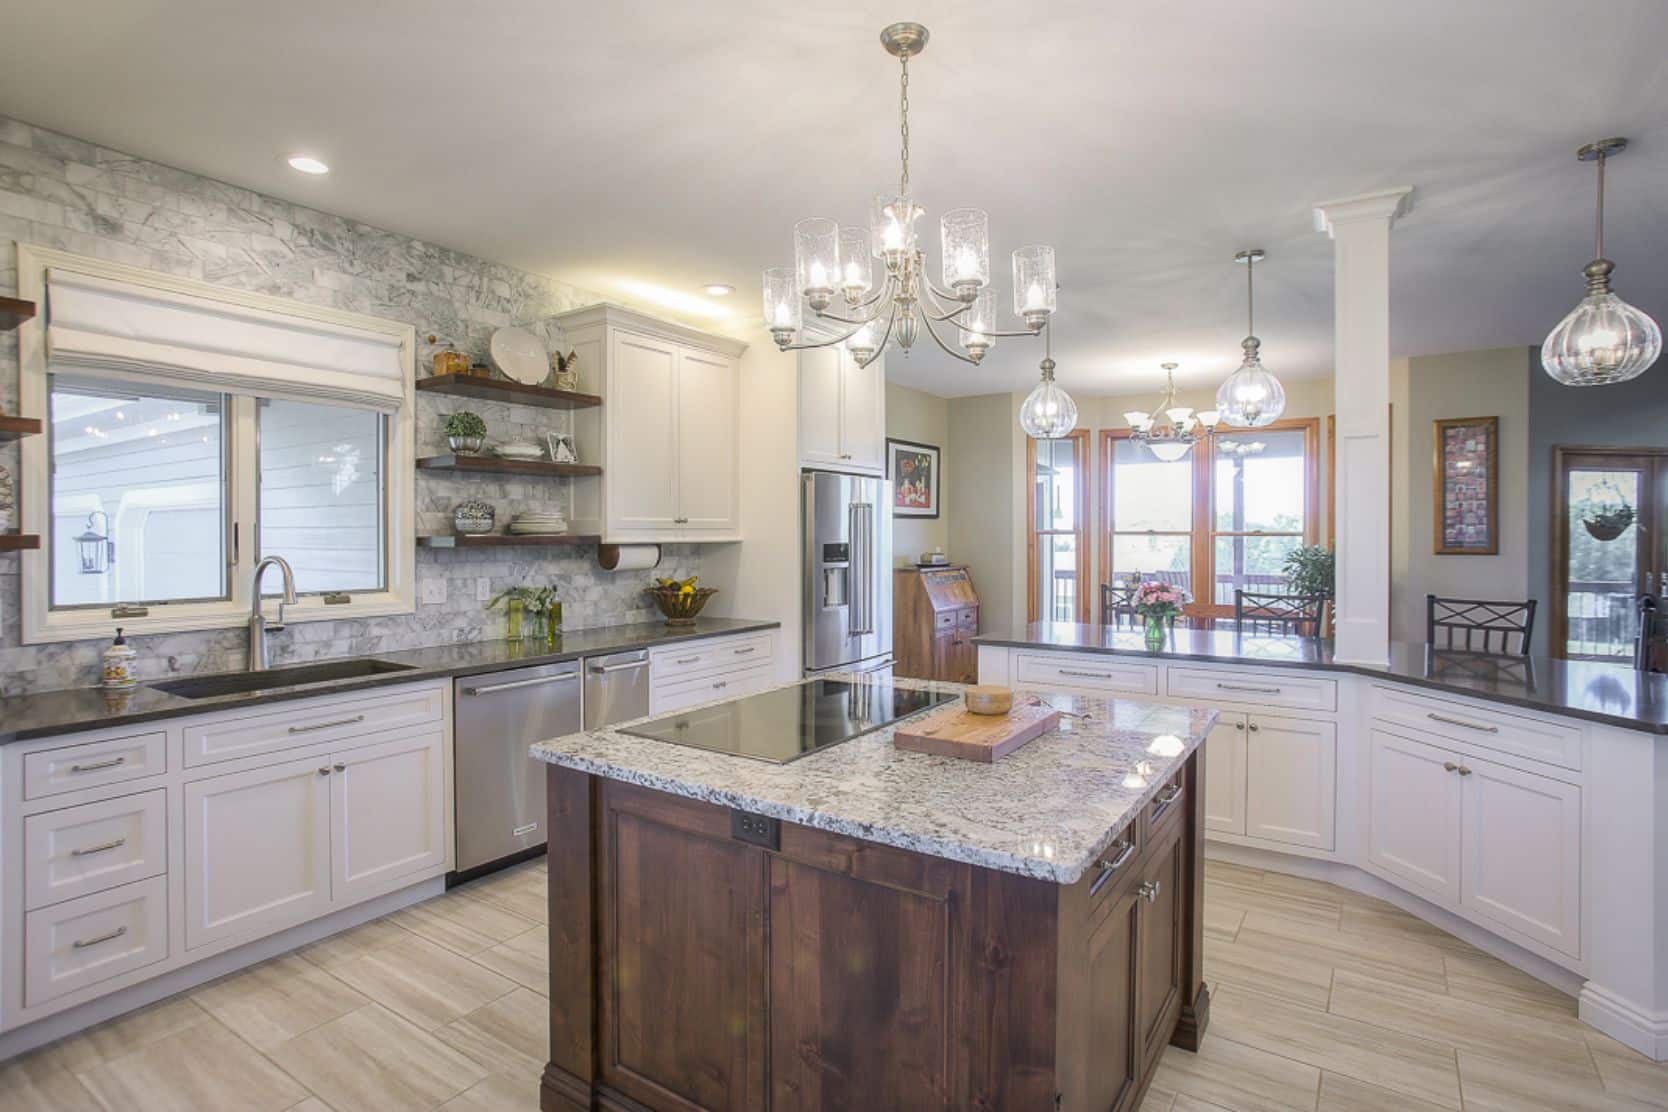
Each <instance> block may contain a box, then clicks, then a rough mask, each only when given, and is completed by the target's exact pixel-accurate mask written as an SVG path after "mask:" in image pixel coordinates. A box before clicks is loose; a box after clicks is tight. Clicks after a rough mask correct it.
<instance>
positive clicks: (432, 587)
mask: <svg viewBox="0 0 1668 1112" xmlns="http://www.w3.org/2000/svg"><path fill="white" fill-rule="evenodd" d="M418 594H419V596H420V597H421V599H422V601H423V604H424V605H426V606H444V605H445V603H446V580H445V579H443V578H441V577H439V576H435V577H433V578H430V579H425V580H423V581H422V582H421V583H420V584H419V585H418Z"/></svg>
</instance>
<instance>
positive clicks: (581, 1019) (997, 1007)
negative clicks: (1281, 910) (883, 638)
mask: <svg viewBox="0 0 1668 1112" xmlns="http://www.w3.org/2000/svg"><path fill="white" fill-rule="evenodd" d="M846 680H847V681H848V682H846V683H844V684H836V685H834V686H832V687H828V688H825V689H819V691H818V694H817V695H816V696H815V697H816V698H817V699H818V700H823V699H828V700H834V701H836V702H837V701H839V700H841V699H844V700H847V701H849V702H852V703H865V702H868V701H871V700H877V699H889V698H891V697H892V694H891V690H890V689H889V688H888V687H887V686H886V685H885V684H883V683H876V682H875V681H874V680H873V679H872V678H870V679H863V678H859V677H846ZM812 682H815V681H806V683H807V684H809V683H812ZM893 683H894V686H895V687H896V688H897V689H899V690H902V691H924V692H935V693H940V694H944V693H952V692H954V691H955V690H956V689H955V688H953V687H950V686H947V685H940V684H931V683H924V682H916V681H905V680H898V681H893ZM803 688H805V685H787V688H785V689H779V690H788V689H803ZM1039 694H1040V695H1041V696H1042V697H1043V698H1045V699H1047V700H1048V701H1050V702H1052V703H1054V704H1055V705H1056V706H1059V707H1060V708H1061V709H1063V710H1066V711H1070V712H1072V713H1073V714H1078V715H1087V717H1086V718H1065V719H1062V722H1061V725H1060V726H1059V727H1058V728H1057V729H1055V730H1053V731H1051V732H1049V733H1047V734H1044V735H1043V736H1042V737H1040V738H1038V739H1037V740H1035V741H1033V742H1031V743H1030V744H1028V745H1026V746H1025V747H1023V748H1021V749H1020V750H1018V751H1017V752H1015V753H1013V754H1012V755H1010V756H1008V757H1005V758H1003V759H1002V760H1000V761H998V762H996V763H994V764H979V763H975V762H968V761H960V760H955V759H951V758H945V757H934V756H928V755H925V754H919V753H913V752H907V751H903V750H900V749H898V748H896V747H895V746H894V745H893V743H892V735H893V729H892V728H891V727H882V728H879V729H875V730H872V731H871V732H868V733H864V734H862V735H860V736H858V737H855V738H852V739H851V740H848V741H844V742H842V743H840V744H836V745H832V746H830V747H828V748H825V749H821V750H819V751H817V752H814V753H812V754H810V755H809V756H806V757H804V758H802V759H799V760H795V761H792V762H791V763H787V764H774V763H767V762H764V761H760V760H755V759H751V758H749V757H745V756H738V755H735V754H733V753H726V752H715V751H710V750H707V749H700V748H691V747H688V746H684V745H678V744H672V743H668V742H666V741H663V740H655V739H652V738H646V737H639V736H633V735H632V734H631V733H628V732H627V731H628V730H630V729H632V728H633V724H625V726H624V727H622V728H614V729H608V730H600V731H594V732H591V733H588V734H575V735H571V736H569V737H566V738H559V739H555V740H553V741H549V742H545V743H541V744H539V745H537V746H535V747H534V749H533V754H534V756H535V757H537V758H539V759H541V760H544V761H546V762H548V763H549V764H550V765H551V768H550V769H549V771H548V776H549V793H548V798H549V808H550V814H549V820H550V826H549V829H550V845H551V850H550V857H549V870H550V1008H551V1017H550V1018H551V1024H550V1037H551V1057H550V1062H549V1064H548V1065H547V1067H546V1069H545V1073H544V1078H543V1086H542V1105H543V1107H544V1108H545V1109H546V1110H547V1112H558V1110H559V1112H569V1110H576V1109H590V1108H593V1107H606V1108H637V1107H648V1108H655V1109H661V1108H668V1109H669V1108H677V1109H688V1108H711V1109H754V1108H766V1107H770V1108H803V1109H816V1108H850V1107H864V1106H866V1107H869V1108H874V1109H891V1108H955V1109H977V1108H982V1109H1033V1108H1034V1109H1051V1108H1055V1107H1064V1108H1071V1109H1075V1108H1096V1109H1124V1108H1133V1107H1135V1106H1136V1105H1137V1104H1138V1103H1139V1101H1140V1097H1141V1094H1142V1093H1143V1092H1144V1090H1145V1087H1146V1085H1147V1083H1148V1081H1149V1080H1150V1078H1151V1075H1152V1071H1153V1068H1154V1066H1155V1064H1156V1061H1157V1058H1158V1055H1159V1054H1160V1053H1161V1052H1162V1051H1163V1048H1164V1047H1165V1045H1167V1044H1170V1043H1172V1042H1173V1043H1175V1044H1176V1045H1179V1046H1182V1047H1185V1048H1187V1049H1195V1048H1196V1047H1197V1046H1198V1043H1199V1039H1200V1038H1201V1036H1202V1034H1203V1031H1204V1028H1205V1024H1206V1021H1207V1015H1208V1003H1209V997H1208V994H1207V993H1206V991H1205V988H1204V984H1203V980H1202V976H1201V959H1202V954H1201V949H1202V942H1203V916H1202V906H1201V903H1202V885H1203V857H1202V853H1203V840H1202V818H1201V816H1202V810H1201V808H1202V805H1203V799H1204V783H1203V764H1202V761H1201V760H1200V759H1199V757H1198V749H1199V747H1200V745H1201V744H1202V743H1203V740H1204V738H1205V737H1206V736H1207V734H1208V733H1209V731H1210V729H1211V727H1212V724H1213V722H1214V720H1215V717H1216V715H1215V712H1214V711H1212V710H1209V709H1203V708H1171V707H1160V706H1152V705H1143V704H1139V703H1133V702H1126V701H1121V700H1108V699H1102V698H1095V697H1091V696H1082V695H1064V696H1062V695H1052V694H1045V693H1039ZM755 698H758V697H755ZM806 698H807V699H809V698H811V696H810V695H809V694H807V695H806ZM741 702H743V701H738V702H736V703H731V704H720V705H714V706H715V707H717V708H718V710H719V711H720V713H721V714H722V713H723V711H724V708H725V707H737V706H740V705H741ZM711 709H713V708H695V709H692V710H690V711H685V712H680V715H679V717H680V718H684V719H686V722H687V721H691V720H694V719H696V718H698V717H699V716H700V715H701V714H702V713H703V712H704V711H705V710H711ZM829 709H830V708H828V707H826V706H818V707H817V713H818V715H819V716H822V715H823V714H824V713H825V712H826V711H828V710H829ZM736 721H737V722H745V721H747V720H746V719H745V718H742V717H739V716H737V718H736ZM674 725H675V723H674ZM740 740H741V741H742V742H743V744H744V745H745V742H746V741H747V739H746V738H742V739H740ZM1057 1102H1058V1103H1057Z"/></svg>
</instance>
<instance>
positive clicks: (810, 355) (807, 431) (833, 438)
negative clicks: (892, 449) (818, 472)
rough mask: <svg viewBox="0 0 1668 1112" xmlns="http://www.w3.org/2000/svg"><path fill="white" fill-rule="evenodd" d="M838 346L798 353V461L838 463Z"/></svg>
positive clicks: (819, 464)
mask: <svg viewBox="0 0 1668 1112" xmlns="http://www.w3.org/2000/svg"><path fill="white" fill-rule="evenodd" d="M841 354H842V353H841V351H840V349H838V348H815V349H813V350H810V351H802V352H800V353H799V461H800V463H802V464H803V465H805V466H806V467H839V466H840V465H841V464H842V463H844V461H843V460H842V459H841V458H840V454H841V453H842V452H843V451H844V449H843V448H841V447H840V417H841V407H840V368H841V358H840V357H841Z"/></svg>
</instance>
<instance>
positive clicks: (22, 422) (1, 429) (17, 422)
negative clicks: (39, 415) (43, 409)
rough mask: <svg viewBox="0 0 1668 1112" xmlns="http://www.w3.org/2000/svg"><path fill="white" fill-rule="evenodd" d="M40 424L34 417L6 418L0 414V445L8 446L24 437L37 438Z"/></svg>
mask: <svg viewBox="0 0 1668 1112" xmlns="http://www.w3.org/2000/svg"><path fill="white" fill-rule="evenodd" d="M40 432H41V423H40V421H39V420H37V419H36V418H34V417H7V416H6V415H5V414H3V413H0V444H9V443H11V442H12V441H13V440H21V439H23V438H24V437H25V436H39V435H40Z"/></svg>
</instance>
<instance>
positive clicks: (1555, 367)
mask: <svg viewBox="0 0 1668 1112" xmlns="http://www.w3.org/2000/svg"><path fill="white" fill-rule="evenodd" d="M1626 148H1627V140H1626V139H1601V140H1599V141H1598V142H1597V143H1589V144H1587V145H1586V146H1585V147H1582V148H1581V149H1580V150H1579V151H1577V152H1576V157H1577V158H1579V159H1581V161H1583V162H1597V163H1598V220H1597V249H1596V250H1595V251H1594V252H1593V254H1594V256H1595V257H1594V259H1593V261H1592V262H1590V263H1588V264H1587V265H1586V267H1584V268H1583V270H1582V273H1583V274H1585V275H1586V276H1587V296H1586V297H1584V298H1582V299H1581V304H1579V305H1577V306H1576V307H1575V308H1574V309H1573V310H1571V312H1570V314H1569V316H1567V317H1565V318H1564V319H1563V320H1561V321H1559V322H1558V327H1557V328H1554V329H1553V330H1552V332H1551V334H1550V335H1548V336H1547V338H1546V342H1545V343H1543V344H1542V345H1541V365H1542V366H1543V367H1545V368H1546V373H1547V374H1549V375H1551V376H1552V377H1553V378H1554V379H1556V380H1557V381H1559V382H1561V383H1563V384H1564V385H1565V386H1610V385H1613V384H1615V383H1618V382H1626V381H1628V379H1631V378H1638V377H1639V376H1640V375H1642V374H1644V373H1645V372H1646V371H1647V370H1649V369H1650V367H1651V364H1653V363H1655V362H1656V360H1657V357H1658V356H1660V355H1661V354H1662V329H1661V328H1659V327H1657V323H1656V321H1654V320H1652V319H1651V318H1650V316H1649V315H1648V314H1646V313H1644V312H1642V311H1640V310H1639V309H1637V308H1635V307H1634V306H1632V305H1629V304H1628V303H1627V302H1625V301H1623V300H1622V299H1621V298H1619V297H1617V296H1616V295H1615V294H1614V293H1612V292H1611V291H1610V274H1611V272H1612V271H1614V270H1615V269H1616V264H1615V263H1613V262H1611V261H1610V260H1609V259H1607V258H1605V257H1604V163H1605V160H1606V159H1608V158H1610V157H1612V156H1614V155H1617V154H1619V153H1621V152H1622V151H1623V150H1625V149H1626Z"/></svg>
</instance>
